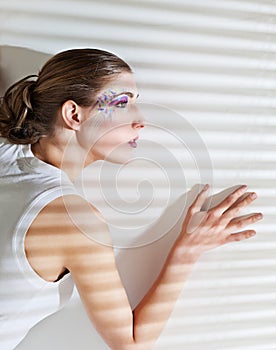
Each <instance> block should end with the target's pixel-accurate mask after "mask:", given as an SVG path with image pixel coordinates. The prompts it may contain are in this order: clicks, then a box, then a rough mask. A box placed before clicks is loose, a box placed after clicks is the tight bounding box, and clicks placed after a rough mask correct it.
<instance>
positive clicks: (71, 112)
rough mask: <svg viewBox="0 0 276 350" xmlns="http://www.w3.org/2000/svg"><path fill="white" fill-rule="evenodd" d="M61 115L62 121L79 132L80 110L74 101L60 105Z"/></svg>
mask: <svg viewBox="0 0 276 350" xmlns="http://www.w3.org/2000/svg"><path fill="white" fill-rule="evenodd" d="M61 114H62V118H63V121H64V122H65V124H66V125H67V127H69V128H70V129H73V130H79V128H80V124H81V118H80V108H79V106H78V105H77V104H76V102H74V101H71V100H69V101H66V102H64V104H63V105H62V108H61Z"/></svg>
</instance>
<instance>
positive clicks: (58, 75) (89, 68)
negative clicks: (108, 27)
mask: <svg viewBox="0 0 276 350" xmlns="http://www.w3.org/2000/svg"><path fill="white" fill-rule="evenodd" d="M124 71H127V72H131V68H130V67H129V65H128V64H127V63H126V62H124V61H123V60H122V59H121V58H119V57H117V56H116V55H114V54H112V53H110V52H107V51H103V50H98V49H72V50H67V51H64V52H61V53H58V54H57V55H55V56H53V57H52V58H50V59H49V60H48V62H46V63H45V65H44V66H43V67H42V69H41V71H40V72H39V75H38V76H36V75H29V76H27V77H25V78H23V79H21V80H19V81H18V82H16V83H15V84H13V85H12V86H11V87H10V88H9V89H8V90H7V91H6V93H5V94H4V96H3V97H2V98H1V100H0V134H1V136H2V137H5V138H7V139H8V140H9V141H10V142H11V143H16V144H29V143H30V144H32V143H36V142H37V141H38V139H39V138H40V137H42V136H48V135H51V134H52V133H53V131H54V126H55V121H56V117H57V112H58V110H59V108H60V107H61V106H62V105H63V103H64V102H65V101H67V100H73V101H75V102H76V103H77V104H78V105H79V106H82V107H88V106H91V105H92V104H93V103H95V102H96V101H95V97H96V94H97V93H98V92H99V91H100V90H101V89H102V88H103V86H104V85H105V84H106V83H107V82H108V81H110V80H111V79H112V78H114V75H116V74H120V73H122V72H124Z"/></svg>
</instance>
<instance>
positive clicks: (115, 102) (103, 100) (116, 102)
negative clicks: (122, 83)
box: [97, 89, 129, 120]
mask: <svg viewBox="0 0 276 350" xmlns="http://www.w3.org/2000/svg"><path fill="white" fill-rule="evenodd" d="M128 100H129V96H128V95H127V94H126V93H124V92H122V93H117V92H116V91H113V90H111V89H109V90H107V91H105V92H104V93H103V94H102V95H101V96H100V97H99V98H98V100H97V104H98V111H99V112H102V113H103V116H104V120H107V119H109V120H112V111H113V108H114V107H116V108H125V107H126V106H127V104H128Z"/></svg>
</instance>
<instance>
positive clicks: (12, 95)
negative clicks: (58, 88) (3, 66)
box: [0, 75, 37, 143]
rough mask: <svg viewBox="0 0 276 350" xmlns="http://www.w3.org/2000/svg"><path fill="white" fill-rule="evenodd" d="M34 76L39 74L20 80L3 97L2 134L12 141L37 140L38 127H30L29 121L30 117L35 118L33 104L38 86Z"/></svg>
mask: <svg viewBox="0 0 276 350" xmlns="http://www.w3.org/2000/svg"><path fill="white" fill-rule="evenodd" d="M34 77H36V78H37V75H28V76H27V77H25V78H23V79H21V80H19V81H18V82H16V83H15V84H13V85H12V86H11V87H10V88H9V89H8V90H7V91H6V93H5V95H4V96H3V98H2V99H1V104H0V130H1V136H3V137H6V138H7V139H8V140H9V141H10V142H12V143H34V142H36V140H37V131H36V128H35V127H31V128H30V124H29V123H28V119H29V120H32V119H34V113H33V106H32V94H33V92H34V90H35V87H36V81H35V80H33V78H34Z"/></svg>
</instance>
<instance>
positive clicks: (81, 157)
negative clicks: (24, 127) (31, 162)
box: [32, 137, 95, 182]
mask: <svg viewBox="0 0 276 350" xmlns="http://www.w3.org/2000/svg"><path fill="white" fill-rule="evenodd" d="M32 152H33V154H34V156H35V157H37V158H38V159H40V160H41V161H43V162H45V163H48V164H51V165H53V166H55V167H57V168H59V169H62V170H63V171H64V172H65V173H66V174H67V175H68V177H69V178H70V180H71V181H72V182H74V181H75V180H76V178H77V177H78V175H79V174H80V172H81V171H82V169H83V168H84V167H86V166H87V165H89V164H91V163H92V162H93V161H95V159H94V158H93V157H92V156H91V155H90V154H88V152H87V151H86V150H84V149H83V148H81V147H80V146H79V145H78V144H77V143H76V142H75V141H74V140H70V139H69V140H68V139H63V140H60V139H57V138H54V137H53V138H50V137H43V138H40V139H39V141H38V142H37V143H35V144H33V145H32Z"/></svg>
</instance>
